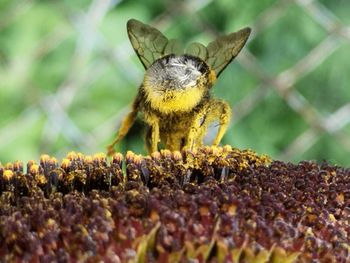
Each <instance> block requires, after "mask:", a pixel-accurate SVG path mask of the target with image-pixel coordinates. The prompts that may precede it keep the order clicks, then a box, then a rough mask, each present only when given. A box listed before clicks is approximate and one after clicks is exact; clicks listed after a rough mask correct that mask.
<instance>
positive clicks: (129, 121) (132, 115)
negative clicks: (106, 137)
mask: <svg viewBox="0 0 350 263" xmlns="http://www.w3.org/2000/svg"><path fill="white" fill-rule="evenodd" d="M136 116H137V112H135V111H131V112H129V113H128V115H126V116H125V118H124V119H123V121H122V123H121V125H120V128H119V130H118V132H117V134H116V136H115V139H114V141H113V142H112V143H111V144H110V145H108V146H107V155H108V156H111V155H113V154H114V153H115V149H114V146H115V145H116V144H117V143H118V142H119V141H120V140H121V139H123V138H124V136H125V135H126V134H127V133H128V131H129V129H130V128H131V126H132V125H133V124H134V121H135V119H136Z"/></svg>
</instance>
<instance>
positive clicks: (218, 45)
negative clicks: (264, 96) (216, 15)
mask: <svg viewBox="0 0 350 263" xmlns="http://www.w3.org/2000/svg"><path fill="white" fill-rule="evenodd" d="M250 32H251V29H250V28H248V27H246V28H243V29H241V30H240V31H237V32H234V33H231V34H229V35H225V36H221V37H218V38H217V39H216V40H215V41H213V42H210V43H209V44H208V46H207V50H208V57H207V59H206V62H207V64H208V65H209V66H210V67H211V68H212V69H213V70H214V71H215V73H216V76H217V77H218V76H219V75H220V73H221V72H222V71H223V70H224V69H225V68H226V66H227V65H228V64H229V63H230V62H231V61H232V60H233V59H234V58H235V57H236V56H237V55H238V53H239V52H240V51H241V49H242V48H243V46H244V44H245V43H246V42H247V40H248V37H249V35H250Z"/></svg>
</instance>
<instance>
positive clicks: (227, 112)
mask: <svg viewBox="0 0 350 263" xmlns="http://www.w3.org/2000/svg"><path fill="white" fill-rule="evenodd" d="M213 106H214V107H213V109H214V110H215V111H217V113H216V114H217V116H219V125H220V127H219V130H218V133H217V134H216V137H215V139H214V141H213V145H214V146H217V145H219V143H220V141H221V139H222V137H223V136H224V135H225V133H226V130H227V128H228V125H229V123H230V120H231V116H232V111H231V107H230V105H228V103H227V102H226V101H222V100H216V101H215V102H214V103H213ZM216 114H215V115H216Z"/></svg>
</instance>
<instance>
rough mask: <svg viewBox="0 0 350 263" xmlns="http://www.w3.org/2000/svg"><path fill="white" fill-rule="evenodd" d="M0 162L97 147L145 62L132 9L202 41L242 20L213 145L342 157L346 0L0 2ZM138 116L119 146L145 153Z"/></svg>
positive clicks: (287, 156) (222, 87) (220, 89)
mask: <svg viewBox="0 0 350 263" xmlns="http://www.w3.org/2000/svg"><path fill="white" fill-rule="evenodd" d="M0 10H1V12H0V161H1V162H2V163H6V162H8V161H14V160H17V159H20V160H22V161H27V160H29V159H36V160H38V158H39V156H40V154H41V153H48V154H50V155H54V156H56V157H57V158H62V157H63V156H65V154H66V153H67V152H68V151H72V150H74V151H80V152H83V153H85V154H93V153H96V152H101V151H105V146H106V145H107V144H109V143H110V142H111V141H112V140H113V136H114V134H115V131H116V129H117V127H118V126H119V123H120V121H121V118H122V117H123V116H124V114H125V113H126V112H127V111H128V109H129V105H130V103H131V101H132V100H133V98H134V96H135V94H136V91H137V88H138V86H139V84H140V83H141V81H142V77H143V73H144V69H143V67H142V65H141V63H140V62H139V61H138V59H137V57H136V55H135V54H134V51H133V50H132V48H131V45H130V44H129V40H128V37H127V33H126V28H125V25H126V22H127V20H128V19H130V18H136V19H138V20H141V21H143V22H145V23H148V24H151V25H153V26H155V27H157V28H158V29H160V30H161V31H162V32H164V34H165V35H166V36H168V37H169V38H180V39H181V40H183V41H184V42H185V43H186V42H187V43H189V42H191V41H200V42H202V43H203V44H207V43H208V42H209V41H211V40H212V39H214V38H215V37H216V36H217V35H219V34H220V33H230V32H233V31H236V30H238V29H240V28H242V27H245V26H250V27H252V29H253V34H252V36H251V38H250V40H249V42H248V44H247V46H246V47H245V48H244V50H243V51H242V53H241V54H240V55H239V57H238V58H237V59H236V60H235V61H234V62H233V63H232V64H230V66H228V67H227V68H226V69H225V71H224V72H223V73H222V74H221V75H220V79H219V80H218V82H217V84H216V86H215V88H214V89H213V93H214V94H215V96H217V97H220V98H223V99H226V100H227V101H229V103H230V104H231V105H232V107H233V110H234V117H233V120H232V125H231V127H230V128H229V131H228V132H227V134H226V136H225V138H224V141H223V143H224V144H231V145H232V146H235V147H239V148H241V149H246V148H250V149H253V150H255V151H257V152H258V153H260V154H262V153H265V154H268V155H270V156H272V157H273V158H276V159H282V160H287V161H292V162H297V161H300V160H303V159H311V160H317V161H318V162H322V161H323V160H327V161H329V162H331V163H333V164H339V165H345V166H350V157H349V156H350V124H349V123H350V87H349V83H350V74H349V70H350V46H349V42H350V26H349V25H350V16H349V12H350V1H348V0H333V1H330V0H314V1H312V0H295V1H291V0H259V1H239V0H215V1H214V0H193V1H170V0H168V1H160V0H154V1H151V0H143V1H135V0H125V1H116V0H115V1H113V0H94V1H91V0H76V1H68V0H65V1H64V0H62V1H53V0H52V1H49V0H47V1H44V0H42V1H34V0H32V1H30V0H28V1H25V0H22V1H15V0H2V1H1V2H0ZM141 128H142V123H141V122H140V123H137V124H136V125H135V127H134V129H133V130H132V131H131V133H130V134H129V136H128V137H127V139H126V140H124V141H123V143H121V144H120V145H119V148H118V149H119V150H120V151H122V152H124V151H125V150H126V149H130V150H133V151H135V152H138V153H145V150H144V147H143V141H142V140H143V139H142V138H143V132H142V131H141V130H142V129H141Z"/></svg>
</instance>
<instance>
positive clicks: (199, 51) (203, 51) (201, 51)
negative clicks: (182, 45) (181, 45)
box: [186, 42, 208, 61]
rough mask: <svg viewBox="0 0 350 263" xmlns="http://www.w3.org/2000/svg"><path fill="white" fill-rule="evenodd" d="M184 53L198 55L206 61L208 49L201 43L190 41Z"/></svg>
mask: <svg viewBox="0 0 350 263" xmlns="http://www.w3.org/2000/svg"><path fill="white" fill-rule="evenodd" d="M186 54H189V55H192V56H195V57H199V58H200V59H202V60H204V61H206V60H207V58H208V50H207V48H206V47H205V46H204V45H202V44H201V43H198V42H194V43H191V44H190V45H189V46H188V47H187V48H186Z"/></svg>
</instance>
